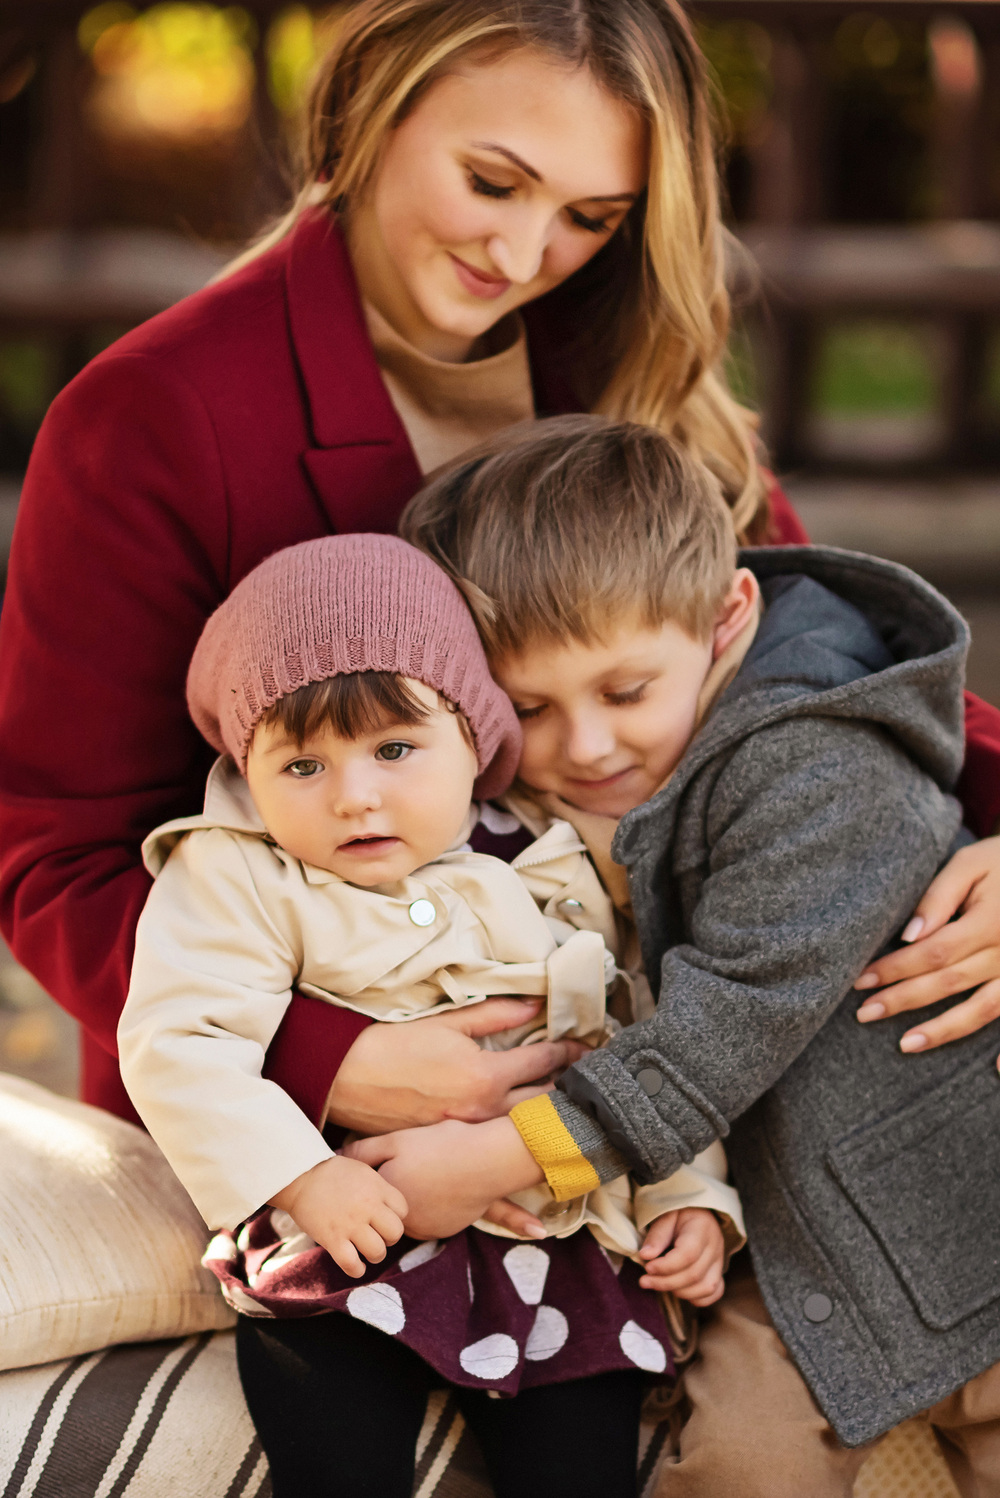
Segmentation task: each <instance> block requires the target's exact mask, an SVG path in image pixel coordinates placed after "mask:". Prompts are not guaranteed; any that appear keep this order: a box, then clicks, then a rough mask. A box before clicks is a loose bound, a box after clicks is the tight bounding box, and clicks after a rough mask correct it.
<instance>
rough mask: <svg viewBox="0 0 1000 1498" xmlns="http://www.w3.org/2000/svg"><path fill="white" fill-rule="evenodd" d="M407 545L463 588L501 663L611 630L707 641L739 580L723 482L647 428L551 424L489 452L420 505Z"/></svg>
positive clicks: (582, 419) (407, 523) (577, 419)
mask: <svg viewBox="0 0 1000 1498" xmlns="http://www.w3.org/2000/svg"><path fill="white" fill-rule="evenodd" d="M400 534H401V535H402V536H403V537H404V538H405V539H406V540H407V541H409V542H411V543H412V544H413V545H414V546H418V547H420V549H421V550H422V551H425V552H427V554H428V555H429V556H431V557H432V558H433V559H434V560H435V561H436V562H437V563H439V565H440V566H442V567H444V569H445V570H446V571H447V572H448V573H449V574H450V575H451V576H452V577H453V578H454V579H455V581H456V583H457V584H458V586H459V587H460V588H461V589H462V591H463V593H464V594H465V597H466V599H467V601H468V603H469V607H470V608H471V609H472V612H473V614H474V616H475V619H476V623H477V625H478V627H479V632H480V634H481V635H482V638H483V645H484V647H485V649H486V653H487V655H488V656H490V658H491V659H492V660H494V661H496V660H502V659H503V658H504V657H505V656H508V655H511V654H519V653H520V652H521V651H522V650H524V649H525V648H526V647H527V646H529V645H535V644H539V643H541V642H546V641H555V642H558V643H561V642H565V641H566V640H569V639H576V640H581V641H583V642H584V643H585V644H591V643H593V642H595V641H600V640H604V639H606V638H607V631H608V628H609V626H612V627H613V626H614V625H615V624H618V623H621V622H623V621H629V622H631V621H635V622H637V623H638V624H641V625H647V626H650V627H653V628H655V627H656V626H657V625H659V624H662V623H664V622H666V621H667V620H673V621H675V622H676V623H677V624H679V625H681V627H682V628H683V629H685V630H686V631H687V633H688V634H689V635H691V636H693V637H694V638H695V639H700V640H704V639H708V638H709V636H710V634H711V630H712V626H713V624H714V623H715V621H716V619H717V617H718V611H719V608H720V606H721V604H722V602H723V600H724V598H725V596H726V593H727V591H728V590H729V587H730V585H731V583H732V580H733V574H734V572H735V570H736V536H735V533H734V531H733V523H732V515H731V513H730V511H729V508H728V506H727V505H726V502H725V499H724V498H723V495H722V491H721V488H720V485H719V481H718V479H716V478H715V476H714V475H713V474H711V473H710V472H709V470H708V468H707V467H706V466H705V464H704V463H701V462H699V461H698V459H697V458H695V457H694V456H693V455H692V454H691V453H690V451H688V450H687V449H685V448H684V447H682V446H681V444H680V443H679V442H677V441H674V440H672V439H671V438H670V437H667V436H666V435H665V434H664V433H663V432H658V431H656V430H655V429H654V428H652V427H644V426H638V425H636V424H635V423H633V422H612V421H608V420H607V419H606V418H601V417H599V416H555V417H552V418H550V419H548V420H546V421H539V422H534V423H527V424H524V425H522V426H521V428H520V429H519V430H517V429H514V428H511V429H509V430H508V431H507V432H504V433H501V435H500V436H499V437H498V438H495V439H493V440H492V441H491V442H489V443H484V444H483V445H482V446H481V447H479V448H477V449H476V451H475V452H474V453H473V454H471V455H468V456H467V457H466V458H464V459H463V460H462V461H461V462H460V463H459V464H458V465H456V466H455V467H453V468H451V469H450V470H447V471H445V472H443V473H441V474H440V475H439V476H438V477H437V478H436V479H434V480H433V481H432V482H431V483H429V484H427V485H426V486H425V487H424V488H423V489H421V490H420V492H419V493H418V494H416V495H415V496H414V497H413V499H411V501H410V503H409V504H408V505H407V507H406V509H405V510H404V512H403V517H402V519H401V521H400Z"/></svg>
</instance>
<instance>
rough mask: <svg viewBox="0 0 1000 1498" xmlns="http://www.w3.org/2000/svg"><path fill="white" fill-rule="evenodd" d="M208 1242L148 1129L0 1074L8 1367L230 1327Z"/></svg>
mask: <svg viewBox="0 0 1000 1498" xmlns="http://www.w3.org/2000/svg"><path fill="white" fill-rule="evenodd" d="M207 1237H208V1234H207V1230H206V1228H205V1224H204V1223H203V1222H202V1220H201V1218H200V1216H199V1215H198V1213H197V1212H196V1210H195V1208H194V1206H193V1205H192V1203H191V1201H190V1199H189V1198H188V1196H187V1193H186V1192H185V1191H184V1188H183V1187H182V1186H181V1184H180V1182H179V1181H178V1180H177V1178H176V1176H175V1175H174V1174H173V1172H172V1171H171V1169H170V1167H169V1165H168V1164H167V1162H166V1161H165V1160H164V1158H163V1156H162V1155H161V1154H160V1152H159V1150H158V1149H157V1148H156V1146H155V1145H154V1144H153V1142H152V1140H151V1139H150V1138H149V1137H148V1136H147V1135H145V1134H143V1133H142V1131H141V1130H140V1129H137V1128H135V1127H133V1125H132V1124H127V1123H123V1122H122V1120H121V1119H119V1118H114V1117H112V1115H111V1114H110V1113H104V1112H103V1111H102V1110H101V1109H99V1108H91V1107H88V1106H87V1105H86V1104H84V1103H77V1102H73V1101H72V1100H70V1099H69V1098H62V1097H57V1096H56V1095H55V1094H54V1093H51V1092H47V1091H46V1090H45V1088H43V1087H38V1086H36V1085H35V1084H34V1083H33V1082H25V1081H23V1080H22V1079H21V1078H20V1077H12V1076H7V1075H3V1074H0V1368H23V1367H27V1366H29V1365H31V1364H34V1363H49V1362H53V1361H54V1360H56V1359H57V1358H67V1357H73V1356H75V1355H76V1354H77V1353H85V1352H93V1351H95V1350H96V1349H97V1348H100V1347H107V1346H108V1345H109V1344H110V1343H112V1342H144V1341H150V1340H152V1339H155V1338H158V1337H182V1336H188V1335H189V1334H191V1333H194V1332H203V1331H212V1330H215V1329H217V1328H220V1327H225V1326H231V1325H232V1324H233V1322H234V1321H235V1319H236V1318H235V1316H234V1315H233V1313H232V1312H231V1311H230V1310H229V1308H228V1307H227V1306H226V1304H225V1302H224V1301H223V1299H222V1296H221V1295H220V1293H219V1290H218V1287H217V1284H216V1281H215V1279H214V1277H213V1276H212V1275H211V1274H209V1273H208V1271H207V1270H204V1269H202V1268H201V1265H200V1263H199V1259H200V1257H201V1252H202V1249H203V1247H204V1244H205V1241H206V1239H207Z"/></svg>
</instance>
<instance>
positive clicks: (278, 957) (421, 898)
mask: <svg viewBox="0 0 1000 1498" xmlns="http://www.w3.org/2000/svg"><path fill="white" fill-rule="evenodd" d="M477 815H478V808H475V807H474V808H473V809H472V811H471V813H470V818H469V823H468V825H467V827H466V828H465V829H463V832H462V834H461V836H462V837H463V838H464V837H467V836H468V835H469V832H470V831H471V828H472V827H473V826H474V825H475V821H476V818H477ZM143 858H144V860H145V863H146V866H147V868H148V869H149V871H150V872H151V873H152V874H153V875H154V877H155V883H154V885H153V888H152V890H151V891H150V894H149V898H148V901H147V904H146V908H145V910H144V911H143V914H142V916H141V918H140V921H139V925H138V930H137V933H136V949H135V960H134V963H133V968H132V982H131V986H130V989H129V996H128V1001H127V1003H126V1005H125V1009H124V1011H123V1013H122V1017H121V1021H120V1024H119V1029H118V1045H119V1055H120V1060H121V1068H122V1076H123V1077H124V1080H125V1085H126V1087H127V1088H128V1091H129V1093H130V1095H131V1097H132V1100H133V1102H134V1103H135V1106H136V1109H137V1110H138V1112H139V1114H140V1116H141V1118H142V1119H143V1121H144V1123H145V1124H146V1125H147V1127H148V1129H149V1131H150V1133H151V1134H152V1136H153V1138H154V1139H155V1140H156V1142H157V1144H158V1145H159V1146H160V1148H161V1149H162V1150H163V1152H164V1154H165V1155H166V1157H167V1159H168V1161H169V1162H170V1164H171V1166H172V1167H173V1169H174V1171H175V1172H176V1174H177V1175H178V1177H179V1178H180V1180H181V1182H182V1183H183V1185H184V1186H185V1188H186V1189H187V1191H188V1192H189V1194H190V1195H191V1197H192V1199H193V1201H194V1203H195V1205H196V1206H197V1207H198V1210H199V1211H200V1212H201V1214H202V1216H203V1217H204V1218H205V1220H206V1222H207V1223H208V1224H209V1226H210V1227H212V1228H228V1229H232V1228H235V1227H236V1226H237V1225H238V1224H239V1223H240V1222H242V1221H243V1220H244V1219H245V1218H246V1217H248V1216H249V1215H250V1214H251V1213H252V1212H254V1211H256V1209H257V1208H258V1207H260V1206H262V1205H263V1204H264V1203H265V1202H266V1201H267V1200H268V1199H269V1198H270V1197H271V1196H273V1195H274V1194H275V1193H276V1192H277V1191H279V1190H281V1188H282V1187H284V1186H286V1185H287V1184H288V1182H289V1181H291V1180H294V1179H295V1178H296V1176H299V1175H301V1174H302V1173H303V1172H304V1171H306V1170H309V1169H311V1168H312V1166H314V1165H317V1164H319V1163H320V1162H321V1161H322V1160H325V1159H328V1158H329V1157H330V1155H331V1154H332V1151H331V1150H330V1148H329V1146H328V1145H327V1144H326V1142H325V1141H324V1139H323V1137H322V1135H321V1134H320V1133H319V1131H318V1130H317V1129H316V1128H315V1127H314V1126H313V1124H312V1123H311V1122H310V1121H309V1119H307V1118H306V1117H305V1115H304V1114H303V1113H301V1112H300V1110H299V1109H298V1108H297V1107H296V1106H295V1104H294V1103H292V1101H291V1099H290V1098H289V1097H288V1096H287V1095H286V1094H285V1093H284V1092H282V1091H281V1089H280V1088H278V1087H276V1086H275V1085H274V1084H273V1083H271V1082H268V1081H265V1080H264V1078H263V1077H262V1075H261V1069H262V1066H263V1061H264V1053H265V1052H266V1050H267V1047H268V1045H269V1044H270V1042H271V1040H272V1038H273V1037H274V1034H275V1032H276V1031H277V1029H278V1026H279V1024H280V1023H281V1020H282V1018H283V1016H284V1014H285V1010H286V1009H287V1007H288V1005H289V1003H290V1001H291V994H292V989H293V988H296V987H297V988H299V989H300V990H301V991H302V992H304V993H308V994H311V995H313V996H314V997H316V998H319V999H322V1000H325V1001H326V1002H328V1003H331V1004H340V1005H343V1006H344V1007H346V1008H349V1009H354V1010H356V1011H357V1012H358V1013H361V1014H365V1015H368V1016H369V1017H371V1018H372V1019H376V1020H381V1021H383V1022H406V1021H410V1020H414V1019H418V1018H420V1017H422V1016H424V1015H427V1014H433V1013H439V1012H442V1011H445V1010H452V1009H455V1008H459V1007H462V1006H464V1005H466V1004H474V1003H479V1002H482V1000H483V999H485V998H487V997H489V996H491V995H495V994H530V995H539V996H545V997H547V999H548V1003H547V1005H546V1008H545V1010H544V1011H543V1013H542V1015H541V1016H540V1017H539V1018H538V1019H537V1020H536V1021H533V1022H532V1023H531V1024H529V1025H526V1026H523V1027H521V1028H519V1029H517V1030H513V1031H508V1032H504V1034H502V1035H501V1036H493V1037H490V1039H489V1042H488V1043H490V1044H494V1045H495V1044H497V1043H499V1044H503V1045H517V1044H530V1043H531V1041H532V1040H534V1039H545V1038H550V1039H559V1038H562V1037H567V1036H573V1037H576V1038H579V1039H585V1040H587V1041H589V1042H590V1043H592V1044H593V1043H596V1044H600V1043H601V1041H602V1040H604V1039H606V1038H607V1037H608V1035H609V1034H610V1033H611V1029H612V1027H613V1021H610V1020H608V1019H607V1017H606V1015H605V1003H606V997H605V995H606V988H607V985H608V983H609V981H611V980H613V979H614V975H615V963H614V957H613V956H612V955H611V953H612V952H613V949H614V945H615V940H616V937H615V922H614V916H613V911H612V907H611V903H610V901H609V900H608V898H607V896H606V894H605V893H604V890H603V888H602V886H601V884H600V881H599V880H598V878H597V875H596V873H595V872H594V868H593V865H592V864H591V862H590V860H589V858H588V857H587V855H586V850H585V847H584V844H583V843H582V842H581V840H580V838H579V837H578V835H577V833H576V832H575V831H574V830H573V828H572V827H570V826H569V824H568V823H567V822H563V821H558V820H556V821H553V822H552V824H551V826H549V827H548V828H547V830H546V831H545V832H544V833H543V834H542V836H540V837H538V838H537V839H536V841H535V842H534V843H532V844H531V846H530V847H528V848H526V849H525V850H524V851H523V852H522V853H521V854H520V855H519V856H518V857H517V858H516V859H515V860H514V862H513V864H510V865H508V864H505V863H503V862H502V861H501V860H499V859H496V858H491V857H489V856H487V855H485V854H479V853H473V852H472V851H471V850H469V848H468V847H467V846H458V847H455V848H454V849H452V850H450V851H448V852H446V853H444V854H442V855H441V857H440V858H439V859H437V860H435V861H434V862H433V863H431V864H427V865H425V866H424V867H423V868H420V869H417V870H416V871H415V872H414V873H413V874H411V875H410V876H409V877H408V878H407V879H404V880H401V881H400V882H399V883H397V884H393V885H389V886H385V885H383V886H379V887H378V888H377V889H363V888H361V887H360V886H357V885H353V884H350V883H348V882H347V881H346V880H343V879H341V878H340V877H339V876H338V875H336V874H332V873H330V872H329V871H327V870H325V869H320V868H316V867H313V866H311V865H309V864H304V863H301V862H300V861H299V860H298V859H295V858H293V857H292V856H291V855H290V854H288V853H286V852H285V851H284V850H283V849H282V848H279V847H277V846H276V845H275V844H274V842H273V841H272V840H271V839H270V838H269V837H268V835H267V832H266V829H265V828H264V825H263V823H262V822H261V820H260V817H259V816H258V814H257V811H256V808H255V807H254V805H253V802H252V800H251V798H250V794H249V791H248V789H247V785H246V782H245V780H244V779H243V778H242V776H241V775H240V774H239V773H238V771H237V770H236V768H235V766H234V765H233V764H232V761H231V760H228V759H226V758H221V759H219V760H218V761H217V762H216V764H215V765H214V766H213V768H212V771H211V773H210V775H209V778H208V785H207V788H206V794H205V808H204V811H203V813H202V814H201V815H200V816H195V817H184V818H179V819H178V820H176V821H173V822H168V823H166V824H164V825H163V826H162V827H159V828H157V829H156V830H155V831H154V832H152V833H151V834H150V835H149V837H148V838H147V839H146V841H145V843H144V845H143ZM609 949H610V950H609ZM724 1177H725V1157H724V1154H723V1152H722V1149H721V1146H715V1147H714V1148H713V1150H707V1151H705V1153H704V1154H703V1155H700V1156H698V1157H697V1159H696V1160H695V1161H693V1162H692V1164H691V1165H690V1166H687V1167H685V1168H683V1169H682V1170H680V1171H678V1172H677V1173H676V1175H674V1176H672V1177H671V1178H670V1180H669V1181H664V1182H658V1183H655V1184H654V1185H651V1186H641V1187H636V1188H633V1186H632V1185H631V1183H630V1181H629V1179H628V1177H627V1176H622V1177H621V1178H620V1179H619V1180H617V1181H612V1182H610V1183H608V1185H606V1186H604V1187H602V1188H601V1189H600V1190H598V1191H594V1192H591V1193H590V1194H589V1195H588V1196H586V1197H581V1198H578V1199H577V1200H576V1201H572V1202H555V1201H554V1200H553V1198H552V1194H551V1192H550V1191H549V1189H548V1187H547V1186H544V1185H543V1186H537V1187H533V1188H531V1190H530V1191H527V1192H522V1193H519V1194H518V1196H517V1198H516V1199H517V1200H518V1201H521V1202H523V1204H524V1205H526V1206H528V1207H529V1208H530V1209H531V1210H533V1211H535V1212H537V1213H538V1215H539V1216H540V1217H541V1219H542V1221H543V1222H544V1223H545V1224H546V1226H547V1227H548V1229H549V1232H550V1233H551V1234H553V1235H554V1236H559V1237H564V1236H566V1235H568V1234H569V1233H572V1232H576V1231H577V1230H578V1229H579V1228H581V1227H583V1226H584V1225H587V1226H589V1227H590V1228H591V1231H592V1232H593V1233H594V1235H595V1237H596V1238H597V1239H598V1241H599V1242H600V1243H601V1244H602V1245H603V1246H604V1247H605V1248H607V1249H608V1250H610V1251H612V1252H618V1253H624V1254H634V1253H635V1252H636V1251H637V1249H638V1248H639V1246H640V1243H641V1241H642V1231H643V1229H644V1228H645V1227H646V1225H647V1224H648V1223H649V1222H651V1221H652V1220H653V1218H654V1217H657V1216H659V1215H660V1214H661V1213H662V1212H665V1211H673V1210H675V1209H676V1208H679V1207H682V1206H701V1207H708V1208H710V1209H712V1210H715V1211H717V1212H718V1213H719V1214H720V1215H721V1216H722V1217H723V1219H724V1223H725V1225H726V1227H727V1243H728V1246H729V1247H730V1249H732V1248H734V1247H736V1246H737V1245H738V1243H739V1242H741V1241H742V1239H743V1228H742V1215H741V1212H740V1206H739V1199H738V1197H737V1195H736V1192H735V1191H734V1190H733V1189H732V1188H731V1187H729V1186H727V1185H726V1184H725V1181H724ZM479 1226H480V1227H483V1228H485V1229H486V1230H487V1231H490V1232H495V1233H500V1234H502V1235H504V1236H511V1235H509V1234H504V1230H502V1229H498V1228H496V1227H494V1226H493V1225H492V1224H489V1223H480V1224H479Z"/></svg>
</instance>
